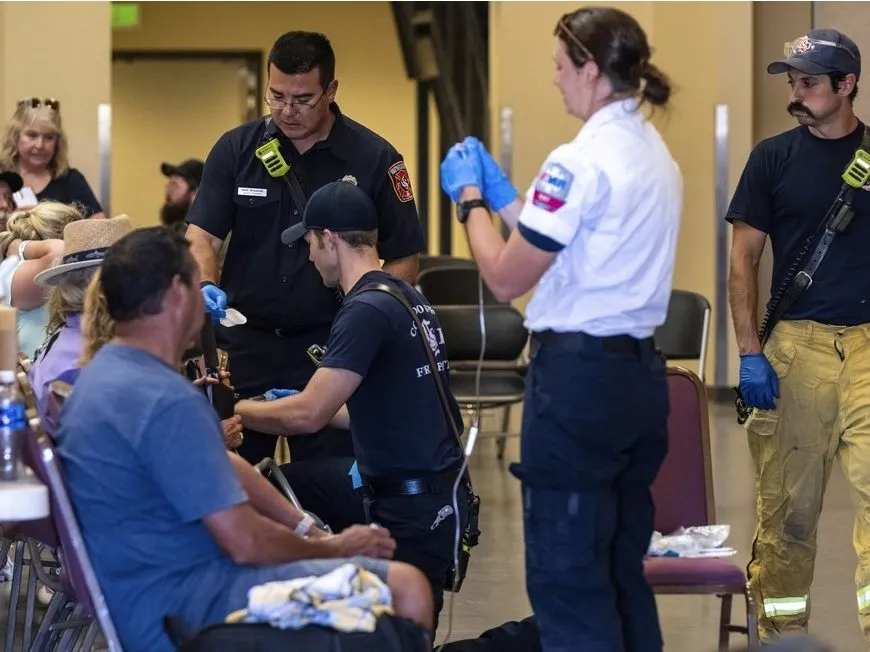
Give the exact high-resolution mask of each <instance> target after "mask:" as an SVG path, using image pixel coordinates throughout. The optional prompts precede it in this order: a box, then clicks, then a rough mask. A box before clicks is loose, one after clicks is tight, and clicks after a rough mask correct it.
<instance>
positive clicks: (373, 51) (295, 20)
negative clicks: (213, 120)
mask: <svg viewBox="0 0 870 652" xmlns="http://www.w3.org/2000/svg"><path fill="white" fill-rule="evenodd" d="M140 10H141V14H142V20H141V25H140V26H139V27H136V28H133V29H122V30H115V32H114V34H113V43H112V45H113V47H114V48H115V49H116V50H223V51H227V50H259V51H262V52H263V65H264V73H263V74H264V82H265V78H266V77H265V75H266V69H265V64H266V57H267V56H268V53H269V49H270V48H271V47H272V43H273V42H274V41H275V39H276V38H277V37H278V36H280V35H281V34H282V33H284V32H287V31H290V30H296V29H299V30H313V31H321V32H323V33H325V34H326V35H327V36H328V37H329V39H330V41H331V42H332V46H333V48H334V49H335V55H336V76H337V78H338V80H339V89H338V103H339V106H341V109H342V111H344V112H345V113H346V114H347V115H348V116H350V117H352V118H353V119H354V120H357V121H358V122H361V123H362V124H364V125H366V126H367V127H369V128H370V129H373V130H374V131H376V132H377V133H379V134H381V135H382V136H384V137H385V138H387V140H389V141H390V142H392V144H393V145H394V146H395V147H396V149H398V150H399V152H401V153H402V154H403V155H404V157H405V161H406V163H407V165H408V170H409V171H410V174H411V182H412V183H413V184H415V188H416V183H417V179H416V175H415V171H416V170H417V147H416V96H415V93H416V91H415V82H413V81H411V80H409V79H408V78H407V77H406V75H405V69H404V64H403V62H402V55H401V51H400V48H399V42H398V39H397V37H396V31H395V25H394V23H393V17H392V14H391V12H390V6H389V3H387V2H328V3H326V2H143V3H140ZM191 26H194V27H193V28H192V27H191ZM432 131H433V135H432V137H433V140H432V143H433V145H434V144H437V128H435V127H433V130H432ZM219 135H220V134H219V133H215V134H214V139H215V140H216V139H217V138H218V136H219ZM433 158H434V157H433ZM432 170H433V173H434V172H435V171H436V170H437V165H436V166H435V167H434V168H432ZM437 188H438V186H437V179H435V180H434V183H433V185H432V190H433V191H434V190H437ZM439 192H440V191H439ZM431 194H432V206H433V208H432V210H437V204H436V203H435V201H436V199H437V197H436V196H435V192H432V193H431ZM433 215H434V213H433ZM431 233H437V225H436V224H432V225H431V228H430V234H431ZM433 244H434V246H435V247H437V239H433V238H432V237H431V236H430V245H433Z"/></svg>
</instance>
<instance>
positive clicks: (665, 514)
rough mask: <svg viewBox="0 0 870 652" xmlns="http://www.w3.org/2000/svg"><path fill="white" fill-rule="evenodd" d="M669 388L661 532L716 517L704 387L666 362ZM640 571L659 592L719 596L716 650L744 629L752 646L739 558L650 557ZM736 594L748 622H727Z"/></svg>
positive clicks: (660, 480)
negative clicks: (719, 612)
mask: <svg viewBox="0 0 870 652" xmlns="http://www.w3.org/2000/svg"><path fill="white" fill-rule="evenodd" d="M668 394H669V398H670V413H669V416H668V455H667V457H666V458H665V461H664V464H662V468H661V470H660V471H659V474H658V477H657V478H656V480H655V482H654V483H653V486H652V496H653V502H654V504H655V508H656V520H655V529H656V530H657V531H658V532H662V533H664V534H668V533H670V532H673V531H674V530H677V529H678V528H680V527H691V526H699V525H714V524H715V523H716V513H715V504H714V500H713V470H712V464H711V460H710V422H709V415H708V412H707V394H706V390H705V388H704V385H703V383H702V382H701V381H700V379H699V378H698V376H697V375H695V374H694V373H692V372H691V371H688V370H687V369H682V368H680V367H670V368H669V369H668ZM644 573H645V575H646V578H647V581H648V582H649V583H650V586H652V588H653V591H655V593H657V594H671V595H715V596H717V597H718V598H720V599H721V600H722V604H721V616H720V619H719V652H726V651H727V650H728V648H729V641H730V635H731V633H732V632H737V633H742V634H745V635H747V637H748V639H749V645H750V648H754V646H755V644H756V642H757V641H756V638H757V628H756V622H755V610H754V608H753V604H752V598H751V595H750V593H749V590H748V586H747V578H746V573H745V571H744V570H743V569H742V568H740V567H739V566H738V565H737V564H735V563H733V562H732V561H729V560H728V559H725V558H709V557H707V558H685V557H650V558H647V559H646V560H645V561H644ZM735 595H742V596H743V599H744V601H745V603H746V626H741V625H734V624H732V623H731V605H732V600H733V597H734V596H735Z"/></svg>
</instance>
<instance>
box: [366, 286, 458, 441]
mask: <svg viewBox="0 0 870 652" xmlns="http://www.w3.org/2000/svg"><path fill="white" fill-rule="evenodd" d="M359 291H360V292H368V291H377V292H385V293H386V294H389V295H390V296H391V297H393V298H394V299H396V301H398V302H399V303H400V304H402V307H403V308H404V309H405V310H406V311H407V313H408V314H409V315H411V319H413V320H414V326H416V327H417V333H418V334H419V336H420V337H419V340H420V342H421V343H422V345H423V351H424V352H425V353H426V359H427V360H428V362H429V369H430V371H431V372H432V373H431V375H432V378H433V379H434V381H435V389H436V391H437V392H438V400H439V401H440V402H441V409H442V410H443V412H444V417H445V418H446V419H447V425H448V426H449V428H450V430H451V432H452V433H453V436H454V437H455V438H456V443H457V444H458V445H459V450H460V451H462V454H463V456H464V455H465V448H464V447H463V445H462V431H461V430H460V429H459V426H458V425H457V423H456V419H455V418H454V415H453V411H452V410H451V409H450V401H449V400H448V398H447V390H446V389H444V382H443V381H442V379H441V373H440V372H439V370H438V362H437V361H436V360H435V356H434V355H433V353H432V348H431V347H430V346H429V342H428V340H427V339H426V331H425V329H424V328H423V324H422V323H421V322H420V317H419V316H417V313H416V311H415V310H414V308H412V307H411V304H410V302H409V301H408V299H407V297H405V295H404V294H402V292H400V291H399V290H398V289H396V288H394V287H392V286H390V285H387V284H386V283H366V284H365V285H364V286H362V287H361V288H360V289H359Z"/></svg>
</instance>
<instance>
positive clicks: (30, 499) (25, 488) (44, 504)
mask: <svg viewBox="0 0 870 652" xmlns="http://www.w3.org/2000/svg"><path fill="white" fill-rule="evenodd" d="M49 509H50V508H49V501H48V487H46V486H45V485H44V484H42V482H40V481H39V478H37V477H36V476H35V475H34V474H33V472H32V471H31V470H30V469H27V468H26V467H22V470H21V472H20V473H19V474H18V479H17V480H14V481H12V482H4V481H2V480H0V521H36V520H38V519H41V518H46V517H47V516H48V515H49Z"/></svg>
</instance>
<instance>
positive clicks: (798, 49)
mask: <svg viewBox="0 0 870 652" xmlns="http://www.w3.org/2000/svg"><path fill="white" fill-rule="evenodd" d="M785 56H786V58H785V59H782V60H780V61H774V62H773V63H771V64H770V65H768V66H767V72H768V73H769V74H771V75H779V74H781V73H784V72H788V71H789V69H791V68H794V69H795V70H797V71H799V72H803V73H806V74H808V75H825V74H828V73H841V74H844V75H849V74H853V75H855V77H860V76H861V52H860V50H858V46H857V45H855V41H853V40H852V39H850V38H849V37H848V36H846V35H845V34H843V33H842V32H838V31H837V30H835V29H811V30H810V31H809V32H807V34H806V36H801V37H800V38H797V39H795V40H794V41H792V42H791V43H787V44H786V47H785Z"/></svg>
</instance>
